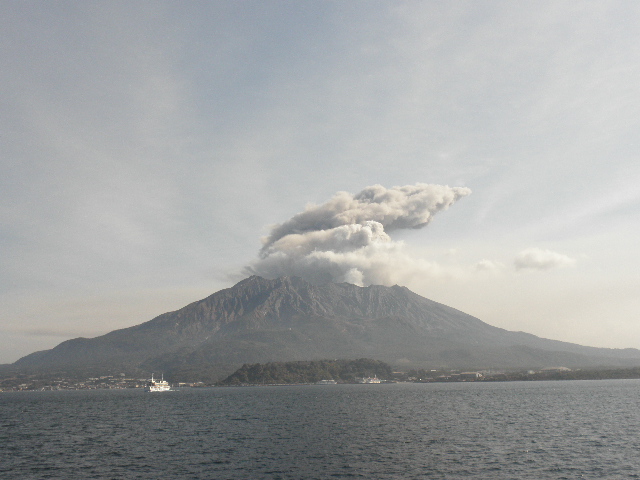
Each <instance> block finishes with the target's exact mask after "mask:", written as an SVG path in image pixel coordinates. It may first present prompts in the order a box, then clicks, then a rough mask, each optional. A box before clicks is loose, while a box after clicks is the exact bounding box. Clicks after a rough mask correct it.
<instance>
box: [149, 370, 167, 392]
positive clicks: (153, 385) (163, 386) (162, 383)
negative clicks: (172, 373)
mask: <svg viewBox="0 0 640 480" xmlns="http://www.w3.org/2000/svg"><path fill="white" fill-rule="evenodd" d="M169 390H171V387H170V386H169V382H167V381H166V380H165V379H164V374H163V375H162V380H154V378H153V373H152V374H151V380H149V382H147V385H146V386H145V387H144V391H145V392H168V391H169Z"/></svg>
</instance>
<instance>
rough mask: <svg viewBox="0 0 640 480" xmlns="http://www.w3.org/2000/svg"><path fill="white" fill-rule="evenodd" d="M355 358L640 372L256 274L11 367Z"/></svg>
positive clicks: (436, 307) (626, 362) (450, 315)
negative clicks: (172, 308) (143, 319)
mask: <svg viewBox="0 0 640 480" xmlns="http://www.w3.org/2000/svg"><path fill="white" fill-rule="evenodd" d="M361 357H367V358H372V359H376V360H382V361H384V362H387V363H389V364H391V365H398V366H406V367H412V366H418V367H425V366H429V367H432V368H465V369H466V368H469V369H471V368H473V369H480V368H543V367H549V366H559V365H563V366H568V367H572V368H576V367H577V368H581V367H596V366H612V367H614V366H638V365H640V350H636V349H604V348H594V347H584V346H580V345H576V344H572V343H566V342H559V341H554V340H547V339H544V338H540V337H536V336H534V335H530V334H527V333H522V332H510V331H507V330H504V329H501V328H497V327H493V326H491V325H488V324H486V323H484V322H482V321H481V320H479V319H477V318H475V317H472V316H471V315H467V314H465V313H463V312H461V311H459V310H456V309H454V308H451V307H448V306H446V305H443V304H440V303H437V302H434V301H432V300H428V299H426V298H424V297H421V296H420V295H417V294H416V293H413V292H412V291H410V290H409V289H407V288H406V287H400V286H397V285H396V286H393V287H385V286H379V285H372V286H369V287H358V286H355V285H351V284H347V283H340V284H336V283H327V284H324V285H312V284H310V283H308V282H306V281H304V280H302V279H300V278H296V277H282V278H278V279H274V280H267V279H264V278H261V277H258V276H252V277H250V278H247V279H245V280H243V281H241V282H239V283H238V284H236V285H235V286H233V287H231V288H228V289H224V290H221V291H219V292H217V293H214V294H213V295H211V296H209V297H207V298H205V299H203V300H200V301H197V302H194V303H192V304H190V305H187V306H186V307H184V308H182V309H180V310H177V311H175V312H169V313H165V314H162V315H160V316H158V317H156V318H154V319H153V320H150V321H148V322H145V323H142V324H140V325H137V326H134V327H130V328H124V329H120V330H115V331H112V332H110V333H107V334H105V335H102V336H100V337H96V338H76V339H73V340H68V341H65V342H63V343H61V344H60V345H58V346H57V347H55V348H53V349H51V350H45V351H41V352H36V353H32V354H30V355H27V356H26V357H23V358H21V359H20V360H18V361H17V362H16V363H15V364H14V365H15V366H16V367H21V368H30V369H76V368H78V369H79V368H82V369H84V370H94V371H98V370H105V369H109V370H112V371H113V369H121V370H122V371H146V372H151V371H155V372H160V371H163V372H165V374H168V375H172V376H176V375H181V376H182V377H189V376H190V375H195V376H197V375H198V374H202V372H203V371H204V370H208V371H209V372H213V373H211V375H219V376H222V375H223V374H228V373H231V372H232V371H234V370H235V369H236V368H237V367H238V366H239V365H241V364H244V363H266V362H284V361H292V360H318V359H327V358H341V359H345V358H361ZM198 372H200V373H198Z"/></svg>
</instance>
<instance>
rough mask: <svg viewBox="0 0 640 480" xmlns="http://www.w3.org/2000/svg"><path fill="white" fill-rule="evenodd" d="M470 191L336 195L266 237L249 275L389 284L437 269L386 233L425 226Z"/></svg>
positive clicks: (408, 189) (418, 188)
mask: <svg viewBox="0 0 640 480" xmlns="http://www.w3.org/2000/svg"><path fill="white" fill-rule="evenodd" d="M470 193H471V190H470V189H468V188H464V187H449V186H443V185H430V184H424V183H418V184H416V185H406V186H403V187H393V188H389V189H387V188H385V187H383V186H381V185H373V186H370V187H366V188H365V189H364V190H362V191H361V192H360V193H357V194H355V195H352V194H350V193H347V192H338V193H336V194H335V195H334V196H333V197H332V198H331V199H330V200H329V201H327V202H326V203H323V204H322V205H309V206H307V207H306V208H305V210H304V211H303V212H301V213H298V214H297V215H294V216H293V217H292V218H291V219H289V220H287V221H286V222H284V223H281V224H279V225H275V226H274V227H273V228H272V229H271V232H270V234H269V235H268V236H266V237H265V238H264V239H263V247H262V249H261V250H260V258H259V260H258V261H256V262H255V263H254V264H253V265H251V266H249V267H247V269H246V271H247V273H251V274H257V275H261V276H264V277H267V278H275V277H279V276H283V275H290V276H300V277H303V278H305V279H307V280H308V281H310V282H313V283H325V282H330V281H333V282H348V283H353V284H356V285H370V284H383V285H389V284H393V283H398V281H400V280H401V279H402V280H405V279H407V277H411V276H413V275H418V274H424V273H434V272H435V271H437V270H438V267H437V266H436V265H434V264H431V263H429V262H426V261H423V260H416V259H413V258H411V257H410V256H408V255H407V254H406V253H404V250H403V247H404V245H403V243H402V242H399V241H393V240H392V239H391V237H390V236H389V234H388V232H393V231H394V230H399V229H418V228H423V227H425V226H426V225H428V224H429V222H431V220H432V218H433V215H435V214H436V213H438V212H439V211H442V210H446V209H447V208H449V207H450V206H451V205H453V204H454V203H455V202H456V201H457V200H459V199H460V198H462V197H464V196H467V195H469V194H470Z"/></svg>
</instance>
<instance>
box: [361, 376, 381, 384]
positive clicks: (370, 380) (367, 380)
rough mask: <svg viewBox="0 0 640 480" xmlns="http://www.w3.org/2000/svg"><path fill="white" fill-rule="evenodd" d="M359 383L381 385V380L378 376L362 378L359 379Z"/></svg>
mask: <svg viewBox="0 0 640 480" xmlns="http://www.w3.org/2000/svg"><path fill="white" fill-rule="evenodd" d="M358 383H380V379H379V378H378V376H377V375H374V376H373V377H363V378H360V379H358Z"/></svg>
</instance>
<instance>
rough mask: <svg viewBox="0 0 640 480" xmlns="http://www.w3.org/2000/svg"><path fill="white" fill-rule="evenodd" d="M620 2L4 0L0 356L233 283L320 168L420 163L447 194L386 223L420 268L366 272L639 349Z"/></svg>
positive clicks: (634, 189)
mask: <svg viewBox="0 0 640 480" xmlns="http://www.w3.org/2000/svg"><path fill="white" fill-rule="evenodd" d="M639 26H640V3H638V2H635V1H631V0H629V1H614V2H607V1H593V2H589V1H586V2H574V1H566V2H562V1H551V2H542V1H531V2H528V1H522V2H512V1H504V2H500V1H493V2H476V1H470V2H464V1H459V2H446V1H415V2H414V1H366V2H364V1H352V0H350V1H348V2H347V1H298V2H294V1H286V2H285V1H268V2H265V1H243V2H234V1H221V2H195V1H194V2H181V1H177V2H165V1H153V2H151V1H148V2H143V1H140V2H118V1H109V2H98V1H93V2H91V1H82V2H64V1H57V2H36V1H4V2H2V3H1V4H0V61H1V68H0V113H1V114H0V162H2V175H0V221H1V225H0V227H1V230H0V248H1V255H0V292H1V293H0V306H1V308H0V362H13V361H15V360H17V359H18V358H19V357H21V356H23V355H26V354H28V353H31V352H33V351H36V350H42V349H46V348H52V347H53V346H55V345H57V344H58V343H60V342H61V341H63V340H66V339H68V338H74V337H78V336H85V337H91V336H96V335H100V334H103V333H106V332H108V331H111V330H114V329H117V328H122V327H127V326H131V325H135V324H139V323H142V322H144V321H147V320H150V319H151V318H153V317H155V316H156V315H159V314H161V313H163V312H166V311H170V310H175V309H178V308H180V307H182V306H184V305H186V304H188V303H190V302H192V301H195V300H199V299H201V298H204V297H205V296H207V295H209V294H211V293H213V292H215V291H218V290H220V289H222V288H226V287H229V286H231V285H233V284H234V283H235V282H236V281H238V280H239V279H241V278H242V277H243V275H244V274H245V273H246V272H248V271H249V270H248V268H249V269H250V268H252V266H254V267H255V266H256V265H258V266H259V265H260V261H261V260H259V254H260V251H261V248H263V238H265V237H266V236H268V235H270V232H272V230H271V228H272V227H273V225H274V224H283V223H285V222H287V221H289V220H290V219H292V218H294V216H296V215H297V214H300V213H301V212H303V211H304V210H305V208H307V206H308V205H310V204H315V205H322V204H325V202H328V201H330V200H331V199H332V198H334V196H335V195H336V194H337V193H338V192H348V193H349V194H354V195H355V194H357V193H358V192H361V191H362V190H363V189H365V188H366V187H368V186H373V185H381V186H383V187H385V188H387V189H391V188H393V187H402V186H410V185H416V184H418V183H420V184H432V185H440V186H449V187H451V188H452V189H453V188H454V187H456V188H458V187H459V188H460V190H458V191H463V192H465V195H464V198H460V199H459V200H457V201H456V202H455V205H453V204H452V205H450V207H449V208H448V209H446V210H442V211H439V212H438V213H437V215H435V216H434V218H433V219H432V220H431V221H430V222H429V224H428V225H426V226H424V228H420V229H411V230H394V231H387V232H386V233H384V235H387V234H388V236H389V237H390V239H391V241H392V242H393V245H396V246H398V245H399V247H398V248H401V249H402V255H403V257H402V258H403V259H405V260H406V259H407V258H410V259H412V261H411V262H410V263H413V262H415V265H418V266H419V267H420V268H418V269H414V270H412V271H407V272H405V271H404V270H400V267H399V270H398V275H397V276H396V277H394V278H392V279H391V280H389V281H394V282H396V281H397V282H398V283H400V282H401V283H402V284H404V285H406V286H407V287H409V288H411V289H412V290H414V291H415V292H417V293H419V294H421V295H423V296H425V297H427V298H430V299H433V300H436V301H439V302H442V303H445V304H447V305H449V306H452V307H455V308H458V309H460V310H462V311H464V312H466V313H469V314H472V315H475V316H477V317H479V318H480V319H482V320H484V321H485V322H487V323H489V324H492V325H495V326H499V327H503V328H507V329H510V330H521V331H526V332H530V333H533V334H536V335H539V336H543V337H547V338H553V339H558V340H565V341H571V342H576V343H581V344H584V345H592V346H600V347H635V348H640V294H639V292H640V273H639V270H640V269H639V267H640V253H639V251H638V250H639V247H638V243H639V242H638V239H640V187H639V185H640V161H639V153H638V152H639V151H640V125H639V124H640V27H639ZM429 188H431V187H429ZM434 188H435V187H434ZM468 192H470V193H468ZM339 195H345V194H339ZM318 208H319V207H318ZM295 218H299V217H295ZM287 225H288V224H287ZM367 228H368V227H367ZM385 238H386V237H385ZM405 266H406V265H405ZM257 271H259V269H258V270H257ZM405 273H406V274H405ZM358 278H360V279H361V278H362V277H358Z"/></svg>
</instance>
